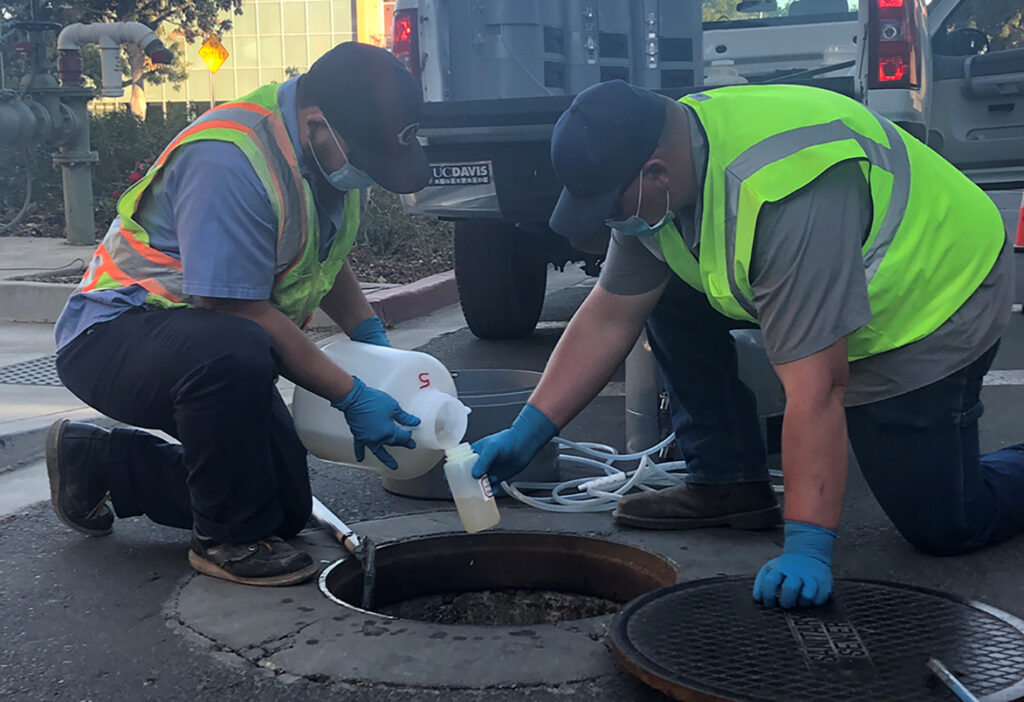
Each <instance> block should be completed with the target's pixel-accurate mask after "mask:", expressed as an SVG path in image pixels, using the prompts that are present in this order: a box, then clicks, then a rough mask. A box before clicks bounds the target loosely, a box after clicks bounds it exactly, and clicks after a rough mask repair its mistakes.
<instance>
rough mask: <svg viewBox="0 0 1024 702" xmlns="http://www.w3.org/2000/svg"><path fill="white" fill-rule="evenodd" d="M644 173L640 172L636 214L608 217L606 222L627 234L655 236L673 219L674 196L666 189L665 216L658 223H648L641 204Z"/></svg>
mask: <svg viewBox="0 0 1024 702" xmlns="http://www.w3.org/2000/svg"><path fill="white" fill-rule="evenodd" d="M643 177H644V174H643V172H642V171H641V172H640V195H639V196H638V197H637V201H636V214H635V215H633V216H632V217H630V218H629V219H623V220H615V219H606V220H605V221H604V223H605V224H606V225H607V226H608V227H610V228H611V229H614V230H615V231H617V232H622V233H623V234H625V235H626V236H653V235H655V234H657V233H658V230H659V229H661V228H662V227H664V226H665V225H666V224H668V223H669V222H670V221H672V197H671V196H670V195H669V193H668V191H667V190H666V191H665V216H664V217H662V218H661V219H659V220H658V221H657V223H656V224H648V223H647V220H645V219H643V218H642V217H641V216H640V206H641V205H642V204H643V202H644V184H643Z"/></svg>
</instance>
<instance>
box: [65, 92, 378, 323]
mask: <svg viewBox="0 0 1024 702" xmlns="http://www.w3.org/2000/svg"><path fill="white" fill-rule="evenodd" d="M277 89H278V86H277V85H268V86H264V87H263V88H260V89H259V90H257V91H255V92H254V93H252V94H250V95H248V96H246V97H245V98H242V99H241V100H240V101H239V102H234V103H227V104H225V105H220V106H218V107H215V108H213V109H211V110H209V111H207V112H206V113H204V114H203V115H202V116H200V117H199V118H198V119H197V120H196V121H195V122H193V123H192V124H190V125H189V126H188V127H186V128H185V129H184V130H182V132H181V133H179V134H178V135H177V136H176V137H175V138H174V140H173V141H172V142H171V143H170V144H169V145H168V146H167V147H166V148H165V149H164V151H163V152H162V153H161V154H160V156H159V158H158V159H157V160H156V162H155V163H154V164H153V166H152V167H151V168H150V170H149V171H148V172H147V173H146V175H145V176H144V177H143V178H142V179H141V180H140V181H139V182H138V183H135V184H134V185H132V187H131V188H129V189H128V191H127V192H125V194H124V195H123V196H122V197H121V199H120V200H119V201H118V216H117V218H115V220H114V222H113V224H112V225H111V227H110V229H109V230H108V232H107V235H106V237H105V238H104V240H103V243H102V244H101V246H100V248H99V249H98V250H97V252H96V255H95V256H94V257H93V261H92V263H91V264H90V267H89V270H88V271H87V272H86V274H85V276H84V278H83V280H82V283H81V284H80V286H79V290H80V291H90V290H99V289H107V288H118V287H125V286H128V285H140V286H142V287H143V288H145V289H146V290H147V291H148V292H149V293H150V294H149V295H148V296H147V302H148V303H150V304H155V305H159V306H161V307H177V306H188V305H194V304H195V303H196V301H195V300H194V299H192V298H190V297H189V296H187V295H185V294H184V292H183V288H184V277H183V273H182V268H181V261H180V260H178V259H177V258H174V257H173V256H169V255H167V254H164V253H162V252H160V251H157V250H156V249H154V248H152V247H151V246H149V235H148V234H147V232H146V231H145V229H143V227H142V226H141V225H140V224H139V223H138V222H137V221H136V220H135V219H134V217H135V214H136V211H137V209H138V207H139V205H140V203H141V201H142V197H143V195H144V193H145V192H146V190H147V188H148V187H149V186H150V185H151V184H152V182H153V181H154V180H155V179H156V178H157V177H158V175H159V173H160V171H161V170H162V168H163V167H164V166H165V165H166V163H167V161H168V159H169V158H170V156H171V154H173V153H174V151H175V150H176V149H177V148H179V147H181V146H183V145H185V144H189V143H192V142H195V141H201V140H218V141H226V142H229V143H232V144H234V145H235V146H237V147H238V148H239V149H240V150H241V151H242V152H243V153H244V154H245V156H246V159H247V160H248V161H249V163H250V164H251V165H252V167H253V169H254V170H255V172H256V175H257V177H258V178H259V180H260V182H261V184H262V185H263V187H264V189H265V190H266V193H267V198H268V200H269V202H270V205H271V207H272V209H273V212H274V214H275V216H276V218H277V242H276V247H275V252H276V253H275V269H274V273H275V275H274V285H273V289H272V293H271V300H270V301H271V303H272V304H273V305H274V306H275V307H276V308H277V309H279V310H281V311H282V312H283V313H284V314H285V315H287V316H288V317H289V318H291V319H292V320H293V321H295V322H296V323H297V324H302V323H303V322H304V321H306V319H308V317H309V315H310V314H311V313H312V311H313V310H314V309H315V308H316V306H317V305H318V304H319V302H320V300H321V299H322V297H323V295H324V294H326V292H327V290H329V289H330V287H331V286H332V285H333V282H334V279H335V278H336V277H337V274H338V272H339V271H340V269H341V267H342V265H343V264H344V260H345V257H346V255H347V254H348V251H349V250H350V249H351V247H352V244H353V243H354V241H355V235H356V231H357V229H358V226H359V209H360V202H359V200H360V195H359V192H358V191H355V192H351V193H348V194H347V195H346V197H345V201H344V216H343V221H342V225H341V227H340V228H339V231H338V232H337V235H336V236H335V239H334V242H333V243H332V245H331V248H330V251H329V252H328V255H327V257H326V259H325V260H324V261H322V262H321V261H320V260H319V246H320V232H319V222H318V219H317V212H316V206H315V203H314V200H313V194H312V191H311V189H310V187H309V185H308V184H307V183H306V181H305V179H304V178H303V177H302V174H301V172H300V170H299V165H298V160H297V157H296V153H295V151H294V150H293V147H292V143H291V139H290V137H289V135H288V132H287V129H286V128H285V126H284V122H283V120H282V119H281V117H280V111H279V109H278V106H277Z"/></svg>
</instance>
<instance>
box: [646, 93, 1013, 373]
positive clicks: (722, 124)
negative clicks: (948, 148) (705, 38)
mask: <svg viewBox="0 0 1024 702" xmlns="http://www.w3.org/2000/svg"><path fill="white" fill-rule="evenodd" d="M716 98H717V99H716ZM682 102H685V103H686V104H688V105H689V106H690V107H691V108H693V110H694V112H695V113H696V114H697V117H698V120H699V124H700V126H701V127H702V128H703V129H704V131H705V134H706V135H707V138H708V167H707V173H706V175H705V177H704V180H703V189H702V192H703V196H702V198H701V199H700V200H699V201H698V202H697V203H695V209H696V215H695V218H696V221H697V224H698V226H699V228H700V248H699V261H698V259H697V257H695V255H694V254H693V252H691V250H690V249H689V248H688V247H687V245H686V243H685V242H684V241H683V239H682V237H681V236H680V235H679V232H678V231H677V230H676V228H675V227H674V226H671V227H665V228H664V229H663V230H662V231H660V232H659V233H658V235H657V241H658V244H659V246H660V248H661V250H662V252H663V254H664V257H665V260H666V262H667V263H668V264H669V266H670V267H671V268H672V269H673V271H675V273H676V274H677V275H679V276H680V277H682V278H683V279H684V280H685V281H686V282H687V283H689V284H690V285H691V286H693V287H695V288H697V289H698V290H701V291H703V292H704V293H705V294H706V295H707V297H708V300H709V301H710V302H711V304H712V306H713V307H714V308H715V309H717V310H718V311H719V312H721V313H722V314H725V315H727V316H729V317H733V318H735V319H745V320H750V321H756V310H755V307H754V304H753V299H752V298H753V289H752V287H751V283H750V277H751V272H750V266H751V260H752V254H753V248H754V241H755V237H756V226H757V217H758V215H759V214H760V211H761V208H762V206H763V205H765V204H767V203H769V202H778V201H781V200H784V199H785V198H786V197H789V196H790V195H792V194H793V193H796V192H797V191H799V190H800V189H802V188H803V187H805V186H807V185H808V184H810V183H811V182H813V181H814V180H815V179H816V178H818V177H819V176H820V175H821V174H823V173H824V172H825V171H827V170H828V169H829V168H832V167H833V166H836V165H838V164H840V163H844V162H856V163H859V164H860V167H861V170H862V172H863V173H864V177H865V181H866V182H867V184H868V186H869V188H870V193H871V200H872V207H873V215H872V222H871V229H870V231H869V232H866V234H867V236H866V238H865V240H864V242H863V244H862V247H861V252H862V257H863V264H864V274H865V279H866V282H867V286H868V298H869V302H870V305H871V310H872V320H871V321H870V322H868V323H867V324H865V325H864V326H863V327H861V328H860V329H857V330H856V331H854V332H853V333H851V334H850V335H849V336H848V337H847V341H848V355H849V358H850V360H856V359H858V358H864V357H867V356H871V355H875V354H878V353H883V352H885V351H888V350H892V349H895V348H899V347H900V346H903V345H906V344H908V343H912V342H914V341H916V340H918V339H921V338H923V337H925V336H927V335H928V334H930V333H931V332H933V331H934V330H935V329H937V328H938V327H939V326H940V325H941V324H942V323H943V322H945V321H946V320H947V319H948V318H949V317H950V316H951V315H952V314H953V313H954V312H955V311H956V310H957V309H959V307H960V306H961V305H962V304H963V302H965V301H966V299H967V298H968V297H970V295H971V294H972V293H973V292H974V290H976V289H977V287H978V285H980V284H981V281H982V280H984V278H985V276H986V275H987V274H988V272H989V270H991V266H992V264H993V263H994V262H995V259H996V257H997V256H998V254H999V251H1000V249H1001V248H1002V245H1003V243H1004V239H1005V233H1004V231H1003V227H1002V225H1001V220H1000V217H999V212H998V210H997V209H996V208H995V207H994V205H993V204H992V201H991V200H990V199H989V198H988V197H987V196H986V195H985V193H984V192H982V191H981V190H980V189H979V188H977V186H975V185H974V184H972V183H971V182H970V181H969V180H968V179H967V178H966V177H965V176H963V174H961V173H959V172H958V171H957V170H956V169H955V168H954V167H953V166H951V165H950V164H949V163H948V162H946V161H944V160H943V159H942V158H941V157H939V156H938V155H937V154H935V152H933V151H931V150H930V149H929V148H928V147H926V146H924V145H923V144H921V143H919V142H917V141H916V140H914V139H913V137H911V136H910V135H908V134H906V133H904V132H902V131H901V130H900V129H898V128H897V127H896V126H895V125H893V124H892V123H891V122H889V121H888V120H885V119H884V118H881V117H879V116H878V115H876V114H874V113H873V112H871V111H870V110H868V109H867V108H866V107H864V106H863V105H860V104H859V103H856V102H854V101H852V100H849V99H848V98H845V97H842V96H839V95H836V94H833V93H828V92H826V91H822V90H817V89H813V88H807V87H800V86H737V87H731V88H720V89H716V90H711V91H707V92H706V93H699V94H696V95H691V96H688V97H686V98H683V100H682ZM815 115H827V119H829V120H830V121H827V122H816V121H815ZM822 235H827V234H826V233H822Z"/></svg>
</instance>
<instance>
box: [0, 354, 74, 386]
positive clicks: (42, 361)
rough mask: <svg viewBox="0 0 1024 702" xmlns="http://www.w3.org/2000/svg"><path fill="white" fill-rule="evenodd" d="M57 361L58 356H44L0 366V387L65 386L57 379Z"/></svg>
mask: <svg viewBox="0 0 1024 702" xmlns="http://www.w3.org/2000/svg"><path fill="white" fill-rule="evenodd" d="M56 361H57V357H56V356H43V357H42V358H33V359H32V360H30V361H22V362H21V363H13V364H11V365H9V366H0V385H63V383H61V382H60V378H59V377H57V365H56Z"/></svg>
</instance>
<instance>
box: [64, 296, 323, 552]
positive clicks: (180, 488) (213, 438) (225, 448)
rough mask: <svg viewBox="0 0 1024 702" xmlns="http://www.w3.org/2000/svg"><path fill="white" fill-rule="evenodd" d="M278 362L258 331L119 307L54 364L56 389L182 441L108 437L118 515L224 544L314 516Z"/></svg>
mask: <svg viewBox="0 0 1024 702" xmlns="http://www.w3.org/2000/svg"><path fill="white" fill-rule="evenodd" d="M278 366H279V359H278V358H277V355H276V353H275V351H274V348H273V345H272V344H271V341H270V337H269V336H268V335H267V333H266V332H265V331H264V330H263V329H262V328H261V327H260V326H259V325H257V324H255V323H254V322H250V321H248V320H245V319H242V318H240V317H235V316H233V315H229V314H218V313H216V312H211V311H208V310H196V309H176V310H147V311H142V310H138V311H132V312H126V313H124V314H122V315H120V316H119V317H117V318H116V319H114V320H112V321H109V322H103V323H100V324H96V325H94V326H93V327H91V328H90V329H88V330H87V331H86V332H85V333H83V334H81V335H80V336H79V337H77V338H76V339H75V340H74V341H72V342H71V343H70V344H68V345H67V346H66V347H64V348H63V349H62V350H61V352H60V354H59V355H58V357H57V371H58V374H59V375H60V378H61V380H62V381H63V382H64V385H65V386H67V387H68V389H70V390H71V391H72V392H73V393H75V395H77V396H78V397H79V398H81V399H82V400H83V401H84V402H86V403H87V404H88V405H90V406H92V407H94V408H95V409H97V410H99V411H100V412H102V413H103V414H105V415H106V416H108V417H111V418H113V419H116V420H118V421H121V422H124V423H126V424H131V425H134V426H139V427H145V428H148V429H159V430H161V431H163V432H166V433H167V434H169V435H171V436H173V437H175V438H176V439H177V440H178V441H180V442H181V445H180V446H179V445H177V444H172V443H168V442H166V441H163V440H162V439H160V438H159V437H157V436H155V435H154V434H150V433H148V432H142V431H135V430H130V429H115V430H114V432H113V435H112V437H111V442H110V460H109V461H108V467H107V475H108V480H109V484H110V493H111V500H112V502H113V504H114V508H115V510H116V511H117V514H118V516H119V517H129V516H136V515H141V514H145V515H147V516H148V517H149V518H150V519H152V520H153V521H155V522H157V523H159V524H165V525H168V526H173V527H180V528H184V529H189V528H191V527H192V526H193V525H195V526H196V527H197V528H198V529H199V531H200V532H201V533H202V534H203V535H204V536H208V537H211V538H213V539H216V540H217V541H222V542H231V543H248V542H251V541H256V540H258V539H262V538H265V537H267V536H269V535H271V534H277V535H278V536H281V537H284V538H290V537H292V536H294V535H295V534H297V533H298V532H299V531H300V530H301V529H302V528H303V527H304V526H305V524H306V521H307V519H308V518H309V515H310V511H311V509H312V496H311V492H310V485H309V473H308V469H307V465H306V450H305V448H304V447H303V445H302V443H301V442H300V441H299V437H298V435H297V434H296V432H295V426H294V424H293V422H292V418H291V415H290V414H289V412H288V408H287V407H286V406H285V403H284V401H283V400H282V398H281V395H280V394H279V393H278V391H277V389H276V388H275V387H274V380H275V377H276V376H277V374H278ZM340 420H341V417H339V421H340Z"/></svg>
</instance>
